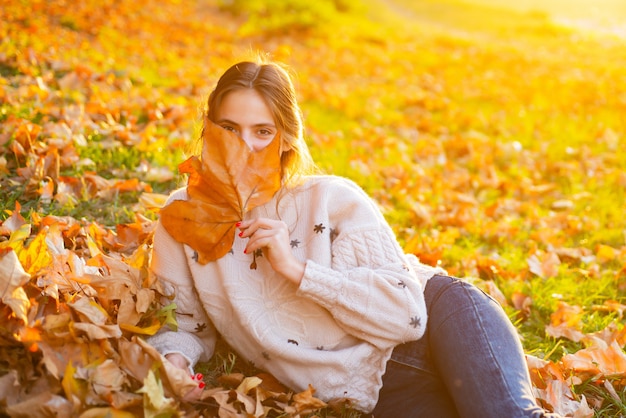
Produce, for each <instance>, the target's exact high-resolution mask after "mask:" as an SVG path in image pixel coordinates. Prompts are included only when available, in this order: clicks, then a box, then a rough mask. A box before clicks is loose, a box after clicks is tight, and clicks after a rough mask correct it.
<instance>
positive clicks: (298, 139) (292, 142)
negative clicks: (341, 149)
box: [202, 61, 318, 184]
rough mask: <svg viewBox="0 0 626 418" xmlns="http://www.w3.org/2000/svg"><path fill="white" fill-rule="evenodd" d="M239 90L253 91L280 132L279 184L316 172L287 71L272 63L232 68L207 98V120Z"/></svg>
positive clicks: (211, 118) (241, 65)
mask: <svg viewBox="0 0 626 418" xmlns="http://www.w3.org/2000/svg"><path fill="white" fill-rule="evenodd" d="M239 89H254V90H255V91H256V92H258V93H259V94H260V95H261V97H263V99H264V100H265V102H266V104H267V105H268V107H269V109H270V112H271V113H272V116H273V118H274V123H276V125H277V128H278V130H279V131H280V138H281V157H280V161H281V169H282V170H281V171H282V183H283V184H286V183H289V182H292V181H294V180H295V179H297V177H299V176H301V175H306V174H313V173H316V172H317V171H318V170H317V167H316V165H315V163H314V162H313V159H312V158H311V154H310V152H309V149H308V147H307V145H306V142H305V141H304V128H303V123H302V112H301V110H300V106H299V105H298V101H297V98H296V92H295V89H294V86H293V82H292V80H291V77H290V76H289V73H288V72H287V70H286V69H285V68H284V67H283V66H282V65H280V64H278V63H275V62H263V63H256V62H251V61H243V62H240V63H238V64H235V65H233V66H232V67H230V68H229V69H228V70H226V72H225V73H224V74H223V75H222V76H221V77H220V79H219V80H218V82H217V85H216V86H215V89H214V90H213V91H212V92H211V94H210V95H209V99H208V102H207V108H206V110H205V111H206V116H207V117H208V119H209V120H210V121H212V122H215V115H216V113H217V111H218V109H219V107H220V105H221V103H222V101H223V99H224V97H226V95H228V94H229V93H231V92H233V91H235V90H239ZM202 130H203V131H204V127H203V129H202Z"/></svg>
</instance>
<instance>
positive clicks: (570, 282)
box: [0, 0, 626, 417]
mask: <svg viewBox="0 0 626 418" xmlns="http://www.w3.org/2000/svg"><path fill="white" fill-rule="evenodd" d="M625 22H626V3H625V2H623V1H619V0H595V1H591V0H569V1H567V0H549V1H540V0H519V1H504V0H466V1H461V0H423V1H418V0H393V1H392V0H386V1H383V0H362V1H357V0H318V1H310V0H267V1H261V0H247V1H246V0H159V1H155V0H83V1H79V2H73V1H63V0H56V1H55V0H51V1H47V0H0V211H1V212H0V221H1V222H2V224H1V225H0V293H1V294H2V303H1V304H0V318H2V320H0V415H2V416H5V415H6V416H12V417H13V416H15V417H17V416H47V415H46V414H49V413H50V411H54V413H55V414H57V416H85V417H88V416H102V415H104V414H109V415H110V416H122V417H126V416H156V415H162V416H187V415H189V416H196V415H197V414H205V415H207V416H210V415H211V414H212V413H215V411H216V410H217V409H218V408H220V407H230V406H232V404H233V402H234V401H232V399H231V401H230V403H228V401H227V399H229V396H231V395H232V396H235V397H236V399H237V402H240V403H239V404H237V405H238V407H239V408H244V409H245V408H252V409H254V408H257V406H258V405H259V403H257V401H263V402H264V406H263V407H260V406H259V408H260V409H258V410H257V409H254V410H252V409H251V410H246V411H247V412H246V413H248V414H252V415H254V416H258V417H265V416H277V415H278V414H281V413H285V414H291V416H295V415H296V414H301V416H312V415H311V414H314V413H315V414H318V415H317V416H323V417H331V416H337V417H339V416H340V417H358V416H359V413H358V412H357V411H351V410H349V408H347V409H346V408H344V409H342V410H338V409H337V406H336V405H335V406H334V407H335V408H334V409H333V405H322V404H320V403H319V402H318V401H319V400H315V398H314V394H313V393H310V392H307V393H304V394H301V396H299V397H293V396H292V394H290V393H289V392H288V391H284V392H280V391H274V393H269V392H268V393H265V392H263V393H265V394H264V395H263V396H267V397H268V398H264V399H262V400H261V399H259V398H258V397H259V396H261V395H260V393H261V391H255V390H252V386H254V385H253V384H252V383H251V382H252V381H254V382H257V381H258V379H257V380H247V381H246V382H247V385H248V386H246V385H244V386H245V387H247V388H249V390H243V389H238V388H240V386H239V384H240V383H241V381H242V379H244V378H248V377H250V378H252V377H253V376H257V377H258V376H259V374H258V371H257V370H252V369H251V368H250V367H249V366H248V367H246V365H245V364H241V363H242V362H240V361H238V360H237V355H236V350H237V347H233V348H232V349H233V351H228V350H229V349H225V351H224V352H220V353H218V354H219V355H218V356H216V358H215V359H214V360H213V361H212V362H209V363H207V364H202V365H200V370H201V371H202V372H203V374H204V375H205V376H206V378H205V379H206V382H207V386H208V387H210V388H215V392H214V394H213V395H211V396H210V397H208V398H207V401H206V402H205V403H202V404H196V405H194V404H189V403H186V402H184V401H182V400H181V399H180V396H179V395H180V394H181V393H182V392H184V390H185V388H186V386H185V385H186V384H188V383H189V382H187V381H186V380H185V379H186V377H185V376H183V377H181V376H177V375H176V373H175V372H174V371H172V370H170V369H168V367H167V366H166V364H164V363H162V362H161V361H160V359H159V357H158V355H157V354H156V353H154V352H153V351H151V350H150V348H149V347H147V346H146V345H145V344H142V337H145V336H146V335H151V334H153V333H154V332H156V331H157V330H158V329H159V328H160V327H161V326H162V325H163V324H171V323H172V321H173V316H172V310H173V309H174V308H173V307H172V306H169V307H162V306H160V305H158V304H157V302H156V300H157V295H158V292H159V286H158V283H155V282H153V281H151V280H150V277H149V275H148V273H147V265H148V262H149V256H150V245H151V237H152V231H153V228H154V225H155V221H156V219H157V218H158V211H159V208H160V207H161V205H162V204H163V203H164V201H165V199H166V197H167V195H168V194H169V193H170V192H171V191H172V190H174V189H175V188H177V187H180V186H182V185H184V183H185V178H184V177H183V176H181V175H179V174H178V171H177V167H178V164H179V163H181V162H182V161H184V160H185V159H186V158H187V157H188V156H189V152H190V151H189V150H190V149H191V148H192V145H193V143H194V140H195V138H196V137H197V136H198V130H199V121H200V118H199V115H200V113H199V110H200V108H201V107H202V105H203V101H204V100H205V98H206V95H207V94H208V92H209V91H210V90H211V88H212V87H213V85H214V84H215V82H216V81H217V77H218V76H219V75H220V74H221V73H222V72H223V71H224V70H225V69H226V68H227V67H228V66H230V65H231V64H233V63H234V62H236V61H239V60H241V59H245V58H246V57H249V56H250V55H251V54H253V53H256V52H262V53H264V54H267V55H268V56H270V57H272V58H274V59H276V60H279V61H281V62H284V63H285V64H287V65H289V66H290V68H291V69H292V70H293V72H294V74H295V76H296V84H297V88H298V94H299V98H300V102H301V106H302V110H303V113H304V115H305V119H306V139H307V142H308V143H309V145H310V147H311V152H312V153H313V155H314V157H315V159H316V160H317V162H318V164H319V165H320V167H321V168H322V169H323V170H324V171H326V172H328V173H333V174H338V175H343V176H347V177H349V178H351V179H353V180H355V181H356V182H357V183H359V184H360V185H362V187H363V188H364V189H365V190H366V191H367V192H368V193H369V194H370V195H371V196H372V197H373V198H374V199H375V201H376V202H377V203H378V204H379V205H380V208H381V210H382V211H383V213H384V215H385V216H386V218H387V219H388V220H389V222H390V224H391V226H392V227H393V229H394V231H395V232H396V234H397V236H398V240H399V241H400V243H401V244H402V245H403V247H404V248H405V250H406V251H407V252H410V253H414V254H416V255H417V256H418V257H419V258H420V259H421V260H422V261H423V262H424V263H427V264H431V265H441V266H443V267H444V268H446V269H447V270H448V272H449V273H450V274H452V275H456V276H459V277H463V278H465V279H467V280H469V281H472V282H473V283H476V284H477V285H478V286H480V287H481V288H483V289H484V290H485V291H487V292H488V293H489V294H491V295H493V296H494V297H495V298H496V299H497V300H498V301H499V302H500V303H501V304H502V305H503V307H504V308H505V310H506V312H507V314H508V315H509V317H510V318H511V320H512V321H513V322H514V324H515V326H516V327H517V329H518V330H519V333H520V336H521V337H522V341H523V344H524V349H525V350H526V353H527V355H528V363H529V368H530V370H531V375H532V377H533V385H534V390H535V396H536V397H537V399H538V401H539V402H541V403H542V405H544V406H545V407H546V408H547V409H549V410H552V411H556V412H559V413H561V414H562V415H564V416H576V417H592V416H597V417H621V416H624V415H625V414H626V405H625V403H624V400H625V399H626V384H625V382H626V354H625V353H624V349H623V348H624V345H625V344H626V331H625V329H624V325H623V315H624V311H625V309H626V302H625V301H626V216H624V214H625V213H626V137H625V135H626V117H625V116H624V115H626V26H625V24H626V23H625ZM237 373H239V374H237ZM224 376H228V378H226V377H224ZM264 379H267V376H264ZM257 384H258V383H257ZM217 388H223V390H222V389H217ZM231 388H232V389H236V390H235V391H229V390H230V389H231ZM235 392H236V394H235ZM229 394H230V395H229ZM225 399H226V400H225ZM302 399H306V402H303V401H302ZM229 405H230V406H229ZM242 405H245V407H244V406H242ZM268 405H272V406H271V407H270V406H268ZM81 414H82V415H81ZM177 414H178V415H177ZM194 414H196V415H194ZM242 414H243V412H242ZM239 416H244V415H239Z"/></svg>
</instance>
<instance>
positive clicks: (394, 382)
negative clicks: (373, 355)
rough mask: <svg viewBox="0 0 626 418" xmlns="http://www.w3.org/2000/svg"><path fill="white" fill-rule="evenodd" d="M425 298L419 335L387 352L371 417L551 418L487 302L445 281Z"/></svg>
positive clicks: (510, 331)
mask: <svg viewBox="0 0 626 418" xmlns="http://www.w3.org/2000/svg"><path fill="white" fill-rule="evenodd" d="M424 295H425V299H426V307H427V310H428V325H427V328H426V334H425V335H424V337H422V338H421V339H420V340H418V341H412V342H409V343H406V344H402V345H399V346H398V347H396V348H395V349H394V352H393V355H392V358H391V360H389V362H388V363H387V370H386V372H385V375H384V376H383V388H382V389H381V391H380V399H379V401H378V404H377V406H376V408H375V409H374V411H373V413H372V416H373V417H375V418H399V417H401V418H414V417H425V418H452V417H463V418H470V417H471V418H473V417H476V418H478V417H480V418H490V417H493V418H518V417H519V418H521V417H536V418H539V417H553V418H556V417H558V415H555V414H549V413H547V412H546V411H544V410H543V409H542V408H540V407H539V406H538V405H537V404H536V402H535V399H534V397H533V395H532V392H531V383H530V377H529V374H528V368H527V365H526V360H525V357H524V352H523V349H522V345H521V343H520V340H519V337H518V335H517V332H516V330H515V328H514V327H513V325H512V324H511V322H510V321H509V318H508V317H507V316H506V314H505V312H504V310H503V309H502V307H501V306H500V305H499V304H498V303H497V302H496V301H495V300H494V299H493V298H491V297H490V296H488V295H487V294H486V293H484V292H483V291H482V290H480V289H478V288H477V287H475V286H473V285H471V284H470V283H467V282H465V281H462V280H459V279H456V278H452V277H446V276H435V277H433V278H431V279H430V280H429V281H428V283H427V285H426V289H425V291H424Z"/></svg>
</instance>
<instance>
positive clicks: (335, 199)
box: [296, 175, 380, 214]
mask: <svg viewBox="0 0 626 418" xmlns="http://www.w3.org/2000/svg"><path fill="white" fill-rule="evenodd" d="M297 189H299V190H298V191H296V194H299V192H302V195H303V196H304V198H305V199H306V200H307V201H310V202H317V203H319V204H320V205H322V206H326V207H328V208H329V210H331V209H332V211H333V212H342V213H345V212H364V213H369V214H371V213H372V212H376V213H377V212H378V211H379V210H380V208H379V207H378V205H377V204H376V202H374V200H373V199H372V198H371V197H370V196H369V195H368V194H367V193H366V192H365V191H364V190H363V188H362V187H361V186H359V185H358V184H357V183H355V182H354V181H353V180H351V179H349V178H346V177H340V176H334V175H321V176H311V177H308V178H307V179H306V180H304V181H303V182H302V183H301V185H300V186H298V187H297Z"/></svg>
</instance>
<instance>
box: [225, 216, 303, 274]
mask: <svg viewBox="0 0 626 418" xmlns="http://www.w3.org/2000/svg"><path fill="white" fill-rule="evenodd" d="M237 227H238V228H239V229H240V230H241V232H240V233H239V236H240V237H241V238H249V240H248V245H247V246H246V249H245V250H244V251H245V252H246V253H247V254H252V253H253V252H254V251H256V250H258V249H259V248H260V249H262V250H263V255H264V256H265V258H266V259H267V261H268V262H269V263H270V265H271V266H272V268H273V269H274V270H275V271H276V272H277V273H280V274H281V275H282V276H284V277H285V278H287V279H288V280H290V281H291V282H293V283H294V284H296V285H297V286H299V285H300V282H301V281H302V276H304V267H305V265H304V263H302V262H301V261H299V260H297V259H296V257H295V256H294V255H293V254H292V253H291V246H290V244H289V230H288V228H287V224H285V223H284V222H283V221H275V220H272V219H267V218H256V219H250V220H247V221H242V222H239V223H238V224H237Z"/></svg>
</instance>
